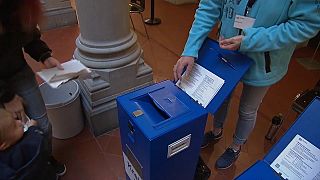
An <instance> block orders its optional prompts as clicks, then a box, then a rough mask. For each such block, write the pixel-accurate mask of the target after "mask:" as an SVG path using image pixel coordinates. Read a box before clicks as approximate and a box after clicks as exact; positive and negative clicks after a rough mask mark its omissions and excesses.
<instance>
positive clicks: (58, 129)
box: [40, 80, 84, 139]
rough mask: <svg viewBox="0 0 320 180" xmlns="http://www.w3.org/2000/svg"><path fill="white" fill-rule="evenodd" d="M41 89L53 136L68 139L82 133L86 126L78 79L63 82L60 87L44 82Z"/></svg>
mask: <svg viewBox="0 0 320 180" xmlns="http://www.w3.org/2000/svg"><path fill="white" fill-rule="evenodd" d="M40 91H41V94H42V97H43V100H44V103H45V105H46V109H47V114H48V117H49V121H50V122H51V124H52V136H53V137H55V138H58V139H67V138H70V137H73V136H75V135H77V134H78V133H80V132H81V130H82V129H83V127H84V117H83V113H82V108H81V103H80V96H79V93H80V90H79V85H78V84H77V83H76V81H74V80H72V81H69V82H67V83H65V84H61V85H60V86H59V87H58V88H52V87H50V86H49V85H48V84H47V83H43V84H41V85H40Z"/></svg>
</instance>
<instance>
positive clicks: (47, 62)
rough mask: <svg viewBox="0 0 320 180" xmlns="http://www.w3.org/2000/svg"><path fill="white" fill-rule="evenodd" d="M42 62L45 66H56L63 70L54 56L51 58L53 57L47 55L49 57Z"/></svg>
mask: <svg viewBox="0 0 320 180" xmlns="http://www.w3.org/2000/svg"><path fill="white" fill-rule="evenodd" d="M43 64H44V65H45V66H46V68H48V69H49V68H53V67H57V68H58V69H60V70H63V67H62V65H61V64H60V62H59V61H58V60H57V59H55V58H53V57H49V58H47V59H46V60H45V61H44V62H43Z"/></svg>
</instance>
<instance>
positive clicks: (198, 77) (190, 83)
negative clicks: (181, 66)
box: [176, 63, 224, 108]
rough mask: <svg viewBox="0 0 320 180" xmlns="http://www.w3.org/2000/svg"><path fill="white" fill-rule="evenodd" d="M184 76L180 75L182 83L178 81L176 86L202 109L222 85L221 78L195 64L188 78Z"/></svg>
mask: <svg viewBox="0 0 320 180" xmlns="http://www.w3.org/2000/svg"><path fill="white" fill-rule="evenodd" d="M185 74H186V73H184V74H183V75H182V81H180V80H179V81H178V82H177V83H176V85H177V86H178V87H180V88H181V89H182V90H183V91H184V92H186V93H187V94H188V95H189V96H190V97H192V98H193V99H194V100H195V101H197V102H198V103H199V104H201V105H202V106H203V107H204V108H206V107H207V106H208V104H209V103H210V101H211V100H212V99H213V97H214V96H215V95H216V94H217V93H218V91H219V90H220V88H221V87H222V85H223V84H224V80H223V79H222V78H220V77H219V76H217V75H215V74H213V73H212V72H210V71H208V70H207V69H205V68H204V67H202V66H200V65H199V64H196V63H195V64H194V65H193V68H192V71H191V73H190V76H189V78H186V77H185Z"/></svg>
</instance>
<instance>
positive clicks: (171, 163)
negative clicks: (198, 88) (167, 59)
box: [117, 81, 207, 180]
mask: <svg viewBox="0 0 320 180" xmlns="http://www.w3.org/2000/svg"><path fill="white" fill-rule="evenodd" d="M117 101H118V112H119V124H120V133H121V144H122V150H123V158H124V165H125V170H126V174H127V176H128V177H129V178H130V179H132V180H133V179H150V180H156V179H161V180H162V179H184V180H187V179H192V177H193V175H194V171H195V167H196V163H197V159H198V154H199V152H200V145H201V142H202V138H203V131H204V127H205V123H206V119H207V112H206V110H205V109H204V108H202V106H200V105H199V104H197V103H195V102H194V101H193V100H192V99H191V98H190V97H189V96H188V95H187V94H186V93H184V92H183V91H181V90H180V89H179V88H178V87H176V86H175V85H174V84H173V83H172V82H171V81H163V82H161V83H158V84H155V85H153V86H149V87H146V88H143V89H141V90H138V91H136V92H134V93H130V94H127V95H124V96H121V97H119V98H118V99H117Z"/></svg>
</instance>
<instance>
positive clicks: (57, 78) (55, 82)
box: [37, 59, 91, 88]
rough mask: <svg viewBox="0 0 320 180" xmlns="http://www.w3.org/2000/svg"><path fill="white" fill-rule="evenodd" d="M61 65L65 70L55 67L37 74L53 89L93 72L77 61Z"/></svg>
mask: <svg viewBox="0 0 320 180" xmlns="http://www.w3.org/2000/svg"><path fill="white" fill-rule="evenodd" d="M61 65H62V67H63V68H64V69H63V70H60V69H58V68H57V67H54V68H50V69H43V70H42V71H40V72H37V74H38V75H39V76H40V77H41V79H43V80H44V81H45V82H46V83H48V84H49V85H50V86H51V87H53V88H57V87H58V86H59V85H60V84H62V83H65V82H67V81H69V80H70V79H72V78H75V77H78V76H80V75H84V74H88V73H90V72H91V71H90V69H89V68H87V67H86V66H84V65H83V64H82V63H81V62H80V61H78V60H75V59H71V60H70V61H67V62H65V63H63V64H61Z"/></svg>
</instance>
